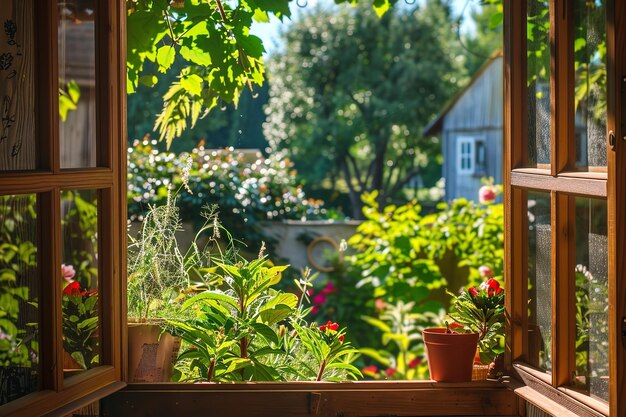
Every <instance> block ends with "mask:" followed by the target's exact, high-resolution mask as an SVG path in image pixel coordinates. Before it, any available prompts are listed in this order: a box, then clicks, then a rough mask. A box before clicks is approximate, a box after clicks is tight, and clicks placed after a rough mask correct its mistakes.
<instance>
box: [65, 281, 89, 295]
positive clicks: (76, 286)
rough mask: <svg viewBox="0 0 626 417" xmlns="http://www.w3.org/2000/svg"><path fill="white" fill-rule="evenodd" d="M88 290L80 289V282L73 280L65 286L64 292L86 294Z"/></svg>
mask: <svg viewBox="0 0 626 417" xmlns="http://www.w3.org/2000/svg"><path fill="white" fill-rule="evenodd" d="M86 293H87V290H83V291H81V290H80V283H79V282H78V281H72V282H70V283H69V284H67V285H66V286H65V288H63V294H65V295H81V296H82V295H85V294H86Z"/></svg>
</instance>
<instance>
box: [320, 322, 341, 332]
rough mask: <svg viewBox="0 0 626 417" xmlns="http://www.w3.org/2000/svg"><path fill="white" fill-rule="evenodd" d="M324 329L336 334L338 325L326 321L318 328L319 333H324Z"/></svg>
mask: <svg viewBox="0 0 626 417" xmlns="http://www.w3.org/2000/svg"><path fill="white" fill-rule="evenodd" d="M326 329H328V330H331V331H333V332H336V331H337V330H338V329H339V325H338V324H337V323H333V322H331V321H330V320H328V322H326V324H323V325H321V326H320V330H321V331H323V332H325V331H326Z"/></svg>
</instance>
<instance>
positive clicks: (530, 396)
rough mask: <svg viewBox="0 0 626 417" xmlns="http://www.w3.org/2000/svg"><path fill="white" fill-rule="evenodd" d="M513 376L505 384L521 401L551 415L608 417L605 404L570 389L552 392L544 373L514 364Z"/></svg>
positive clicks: (520, 364)
mask: <svg viewBox="0 0 626 417" xmlns="http://www.w3.org/2000/svg"><path fill="white" fill-rule="evenodd" d="M513 370H514V376H515V377H516V379H512V378H511V379H510V380H508V381H506V382H505V383H504V384H505V385H507V386H508V387H509V388H510V389H512V390H513V391H514V392H515V393H516V394H517V395H519V396H520V397H522V398H523V399H524V400H526V401H528V402H530V403H533V404H535V405H536V406H538V407H539V408H541V409H543V410H546V411H547V412H548V413H551V414H553V415H557V416H561V415H564V416H566V415H573V416H583V417H604V416H608V415H609V406H608V404H606V403H604V402H602V401H598V400H595V399H593V398H591V397H589V396H586V395H583V394H581V393H579V392H575V391H574V390H572V389H568V388H564V387H560V388H554V387H553V386H552V385H551V384H550V382H549V379H548V378H546V375H548V374H546V373H541V372H539V371H537V370H536V369H533V368H531V367H529V366H528V365H526V364H523V363H514V364H513ZM556 410H560V411H563V410H567V412H568V413H570V414H558V413H556Z"/></svg>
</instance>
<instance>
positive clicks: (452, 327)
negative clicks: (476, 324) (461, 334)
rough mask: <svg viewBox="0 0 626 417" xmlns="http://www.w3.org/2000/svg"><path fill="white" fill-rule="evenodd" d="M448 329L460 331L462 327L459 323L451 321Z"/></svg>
mask: <svg viewBox="0 0 626 417" xmlns="http://www.w3.org/2000/svg"><path fill="white" fill-rule="evenodd" d="M448 327H449V328H450V330H454V329H462V328H463V326H462V325H460V324H459V323H457V322H456V321H453V322H452V323H450V324H449V325H448Z"/></svg>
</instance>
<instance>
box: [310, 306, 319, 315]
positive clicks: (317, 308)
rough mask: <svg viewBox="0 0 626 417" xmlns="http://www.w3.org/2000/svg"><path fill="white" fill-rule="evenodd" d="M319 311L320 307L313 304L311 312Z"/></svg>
mask: <svg viewBox="0 0 626 417" xmlns="http://www.w3.org/2000/svg"><path fill="white" fill-rule="evenodd" d="M319 311H320V308H319V307H318V306H313V308H311V313H313V314H317V313H318V312H319Z"/></svg>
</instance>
